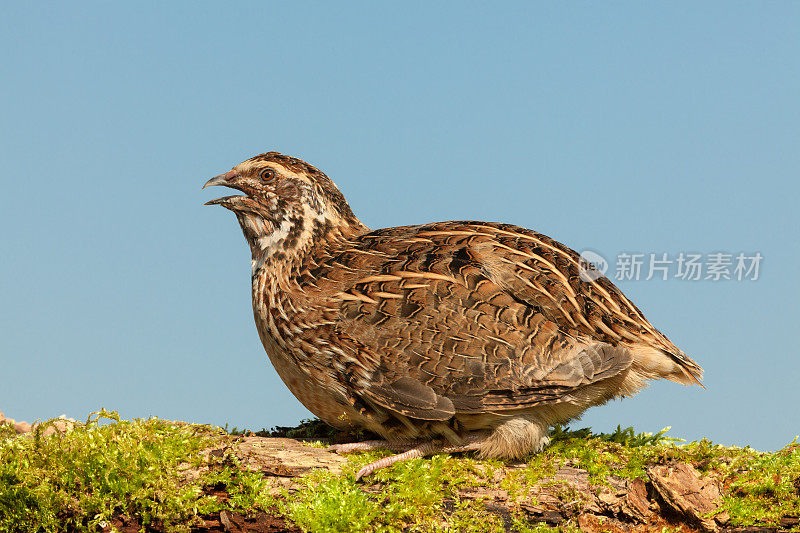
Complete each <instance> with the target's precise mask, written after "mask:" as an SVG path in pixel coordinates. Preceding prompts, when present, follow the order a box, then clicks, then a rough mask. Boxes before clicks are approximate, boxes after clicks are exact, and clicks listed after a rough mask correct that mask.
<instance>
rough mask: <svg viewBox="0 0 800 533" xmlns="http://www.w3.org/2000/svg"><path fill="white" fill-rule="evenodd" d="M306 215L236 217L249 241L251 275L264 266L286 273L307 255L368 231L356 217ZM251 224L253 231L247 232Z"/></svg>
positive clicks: (304, 262) (254, 274)
mask: <svg viewBox="0 0 800 533" xmlns="http://www.w3.org/2000/svg"><path fill="white" fill-rule="evenodd" d="M310 215H311V213H295V214H286V215H285V216H283V217H282V218H280V219H278V220H270V221H268V220H264V219H258V220H246V221H240V222H241V223H242V229H243V230H244V232H245V237H246V238H247V241H248V243H249V244H250V251H251V253H252V263H253V270H252V273H253V276H254V277H255V276H256V275H257V274H258V273H259V272H261V271H262V270H264V269H268V270H270V271H283V272H287V273H288V272H290V271H292V270H296V269H299V268H301V267H302V265H304V264H306V262H307V261H308V258H309V257H310V256H318V255H320V252H321V251H322V250H325V249H331V248H333V247H335V246H336V245H338V244H340V243H341V242H343V241H347V240H349V239H352V238H354V237H356V236H358V235H360V234H362V233H365V232H367V231H369V228H367V227H366V226H364V224H362V223H361V222H360V221H359V220H358V219H354V220H343V219H341V218H339V217H332V216H331V217H329V216H320V215H318V214H316V213H315V214H314V216H310ZM245 226H248V227H245ZM251 228H252V229H255V230H256V231H251V232H248V230H250V229H251ZM248 233H250V235H248Z"/></svg>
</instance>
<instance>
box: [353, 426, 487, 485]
mask: <svg viewBox="0 0 800 533" xmlns="http://www.w3.org/2000/svg"><path fill="white" fill-rule="evenodd" d="M485 439H486V436H485V435H470V436H468V437H466V438H465V439H464V440H463V442H462V443H461V444H442V443H439V442H436V441H432V440H430V441H427V442H423V443H422V444H419V445H418V446H414V447H412V448H411V449H409V450H407V451H405V452H403V453H398V454H397V455H392V456H390V457H384V458H383V459H378V460H377V461H373V462H372V463H370V464H368V465H366V466H365V467H363V468H362V469H361V470H359V471H358V472H357V473H356V481H358V480H359V479H361V478H362V477H364V476H367V475H369V474H371V473H373V472H374V471H375V470H378V469H380V468H384V467H387V466H391V465H393V464H394V463H398V462H400V461H405V460H407V459H416V458H418V457H425V456H426V455H433V454H435V453H457V452H468V451H473V450H477V449H478V448H479V447H480V444H481V442H483V441H484V440H485ZM372 442H380V441H372ZM357 444H361V443H357ZM373 449H374V448H373Z"/></svg>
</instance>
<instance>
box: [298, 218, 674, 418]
mask: <svg viewBox="0 0 800 533" xmlns="http://www.w3.org/2000/svg"><path fill="white" fill-rule="evenodd" d="M578 260H579V258H578V255H577V254H576V253H575V252H573V251H572V250H570V249H568V248H566V247H565V246H563V245H561V244H560V243H557V242H556V241H553V240H552V239H549V238H547V237H545V236H543V235H540V234H538V233H535V232H532V231H530V230H525V229H522V228H518V227H515V226H509V225H499V224H490V223H479V222H442V223H436V224H428V225H425V226H410V227H403V228H390V229H387V230H379V231H375V232H371V233H368V234H365V235H362V236H361V237H360V238H359V239H358V240H357V241H355V242H354V243H351V244H350V245H349V246H348V247H347V248H345V249H343V250H340V251H338V253H337V254H336V255H333V256H332V257H331V258H329V261H326V262H325V263H324V264H323V265H320V266H319V267H318V268H316V269H314V272H313V274H312V277H313V278H314V283H315V284H316V285H317V286H326V285H327V286H328V287H332V286H335V287H336V288H337V289H338V290H337V292H336V293H335V295H334V296H333V300H334V301H335V302H336V305H338V308H339V317H338V318H337V320H336V324H337V325H336V329H337V334H338V335H339V337H340V338H341V339H343V341H344V342H343V344H342V345H343V346H346V347H347V349H346V350H344V351H343V353H342V357H341V359H342V360H341V361H339V364H340V365H341V369H340V370H341V372H342V373H343V375H344V379H345V381H346V382H347V383H348V386H349V387H350V388H351V390H352V391H353V393H354V394H355V395H358V396H361V397H363V398H366V399H368V400H370V401H371V402H374V403H376V404H378V405H381V406H384V407H387V408H389V409H393V410H395V411H397V412H400V413H401V414H405V415H407V416H412V417H415V418H421V419H428V420H437V419H447V418H450V417H451V416H453V414H454V413H456V412H463V413H469V412H482V411H486V410H493V411H502V410H512V409H519V408H523V407H526V406H531V405H537V404H544V403H553V402H559V401H564V400H565V399H566V398H568V397H569V395H570V393H571V392H573V391H575V390H576V389H578V388H581V387H584V386H586V385H589V384H592V383H597V382H599V381H602V380H605V379H608V378H610V377H612V376H615V375H617V374H619V373H620V372H622V371H624V370H626V369H627V368H628V367H629V366H630V365H631V358H632V356H631V352H630V350H629V349H628V348H627V346H626V343H625V341H630V342H634V341H635V342H637V343H643V342H645V343H650V344H653V345H654V346H658V347H659V349H663V350H664V351H665V352H669V351H672V350H674V351H675V352H676V353H678V354H680V353H682V352H680V350H678V349H677V348H675V347H674V346H673V345H672V344H671V343H669V341H668V340H666V337H664V336H663V335H661V334H660V333H659V332H658V331H656V330H655V328H653V326H651V325H650V324H649V322H647V321H646V320H645V319H644V317H643V316H642V315H641V312H639V310H638V309H636V308H635V307H634V306H633V304H631V303H630V302H629V301H628V300H627V299H626V298H625V297H624V296H623V295H622V293H621V292H620V291H619V290H617V289H616V287H614V285H613V284H611V283H610V282H609V281H608V280H606V279H605V278H600V279H598V280H595V281H589V282H587V281H582V280H581V279H580V278H579V275H580V270H579V263H578ZM343 273H345V274H343ZM334 278H335V279H334Z"/></svg>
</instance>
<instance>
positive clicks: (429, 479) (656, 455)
mask: <svg viewBox="0 0 800 533" xmlns="http://www.w3.org/2000/svg"><path fill="white" fill-rule="evenodd" d="M43 427H45V426H42V427H40V429H39V431H38V432H37V433H36V434H34V435H27V436H17V435H16V433H15V432H14V431H13V429H12V428H10V427H9V426H3V425H0V531H7V530H9V531H31V532H32V531H37V532H38V531H65V530H77V531H93V530H96V529H97V527H98V526H100V525H102V524H103V523H104V522H105V523H110V522H111V520H112V519H113V517H116V516H120V515H128V516H131V517H135V518H136V519H137V520H139V521H140V522H141V523H142V525H143V526H145V527H148V526H150V527H158V528H161V529H164V530H166V531H181V530H183V531H186V530H188V529H189V528H190V527H191V525H192V524H197V523H198V522H199V517H200V516H207V515H209V514H212V513H216V512H219V511H221V510H223V509H227V510H231V511H236V512H242V513H252V512H254V511H256V510H263V511H265V512H268V513H271V514H274V515H281V516H284V517H285V518H286V519H288V520H290V521H292V522H294V523H296V524H297V525H298V526H299V527H301V528H302V529H303V530H305V531H311V532H338V531H348V532H351V531H352V532H359V531H365V532H381V533H382V532H395V531H442V532H444V531H497V532H500V531H505V530H507V529H508V528H509V527H510V528H512V529H513V530H515V531H520V532H533V531H536V532H539V531H554V530H555V528H551V527H549V526H547V525H546V524H541V523H536V522H532V521H530V519H529V518H527V517H526V515H525V513H524V511H522V510H521V506H520V505H517V504H515V502H518V503H519V504H522V503H525V504H527V505H531V504H533V505H536V502H535V501H534V500H533V499H532V496H531V492H532V489H535V488H536V487H537V486H543V485H549V486H552V487H554V488H553V489H550V490H551V494H553V493H554V494H555V495H556V496H557V497H559V498H561V499H562V500H564V501H569V502H575V501H578V500H580V499H582V498H583V497H584V496H583V495H582V494H581V493H578V492H576V490H575V489H574V488H573V487H572V486H571V485H569V484H567V483H565V482H561V481H557V480H553V479H552V476H553V475H554V474H555V473H556V472H557V471H558V470H559V469H560V468H562V467H564V466H572V467H575V468H581V469H585V470H586V471H587V472H589V481H590V483H591V484H592V485H602V484H607V483H608V482H609V477H610V476H611V475H614V476H617V477H623V478H643V479H646V478H647V468H648V467H650V466H652V465H654V464H663V463H668V462H673V461H682V462H688V463H690V464H692V465H694V466H695V468H697V469H698V470H700V471H701V472H704V473H705V474H707V475H712V476H714V477H716V479H718V480H719V481H720V483H722V484H723V487H724V491H723V492H724V494H725V495H724V497H723V501H722V508H721V509H720V511H719V512H721V511H723V510H724V511H727V513H728V514H729V515H730V517H731V524H732V525H735V526H764V525H767V526H769V525H773V526H774V525H776V524H777V523H778V520H779V519H780V518H781V517H783V516H798V515H800V444H798V443H797V442H793V443H791V444H790V445H788V446H787V447H785V448H784V449H782V450H780V451H778V452H774V453H760V452H757V451H754V450H752V449H750V448H736V447H724V446H720V445H717V444H714V443H712V442H710V441H708V440H707V439H703V440H700V441H697V442H691V443H685V444H679V443H678V442H677V440H676V439H672V438H670V437H667V436H666V430H662V431H661V432H658V433H656V434H647V433H635V432H634V431H633V430H632V429H631V428H627V429H621V428H620V427H618V428H617V430H616V431H614V432H612V433H608V434H602V433H601V434H593V433H591V431H590V430H588V429H582V430H568V429H565V428H556V429H555V430H554V432H553V439H552V444H551V445H550V446H549V447H547V448H546V449H545V450H544V451H542V452H541V453H539V454H535V455H533V456H531V457H530V458H528V460H527V461H525V462H524V463H522V464H519V463H510V464H507V463H504V462H502V461H480V460H477V459H475V458H474V457H472V456H469V455H464V456H449V455H437V456H433V457H429V458H425V459H416V460H411V461H406V462H401V463H397V464H395V465H393V466H391V467H389V468H386V469H381V470H379V471H377V472H376V473H374V474H373V475H371V476H370V477H368V478H367V479H366V480H365V482H364V483H356V482H355V481H354V474H355V472H356V471H357V470H358V469H359V468H361V467H362V466H363V465H365V464H367V463H369V462H372V461H375V460H377V459H378V458H380V457H385V456H387V455H389V453H388V452H381V451H374V452H365V453H359V454H353V455H349V456H348V461H347V464H346V465H345V467H344V469H343V470H344V471H343V474H341V475H334V474H331V473H329V472H327V471H312V472H311V473H309V474H307V475H305V476H302V477H301V478H298V480H297V481H298V483H299V489H298V490H293V491H285V490H284V491H283V492H282V494H280V495H279V496H275V495H271V493H278V492H279V491H278V490H277V489H276V488H275V487H272V486H271V485H270V483H271V481H270V480H269V478H266V477H264V476H263V475H262V474H261V473H260V472H252V471H249V470H246V469H244V468H242V467H241V465H240V464H239V463H238V460H237V459H236V458H235V456H233V455H232V454H225V455H224V456H223V457H216V456H208V454H205V455H204V454H201V453H200V452H201V451H202V450H204V449H208V448H212V447H213V448H220V447H227V446H228V445H229V444H231V442H232V441H233V440H235V438H236V437H231V436H229V435H227V434H225V433H224V432H223V431H222V430H220V429H219V428H213V427H209V426H194V425H188V424H176V423H172V422H166V421H162V420H158V419H150V420H133V421H123V420H120V419H119V417H118V416H117V414H116V413H113V412H107V411H101V412H99V413H97V414H95V415H94V416H92V417H90V419H89V420H88V421H87V422H86V423H85V424H77V425H76V427H75V429H74V430H72V431H69V432H67V433H66V434H56V435H54V436H51V437H44V436H43V435H42V429H43ZM304 427H305V429H304V430H303V431H304V433H303V435H304V438H310V437H308V436H310V435H312V434H314V433H319V431H320V428H319V427H318V425H315V424H310V425H309V424H306V425H305V426H304ZM287 433H288V432H287ZM308 445H309V446H322V445H324V444H322V443H321V442H318V441H317V442H313V443H309V444H308ZM191 466H195V467H200V466H203V472H204V473H203V474H202V475H199V477H198V475H194V476H193V477H191V476H186V475H184V474H183V472H184V471H185V470H186V469H187V468H189V467H191ZM498 489H501V490H505V491H507V493H508V494H509V501H508V502H507V503H506V504H504V505H503V506H497V505H495V504H493V502H492V501H491V499H490V498H491V495H492V494H493V493H494V492H493V491H497V490H498ZM553 491H554V492H553ZM481 494H483V496H481ZM470 495H471V496H470ZM467 496H470V497H467ZM571 528H574V527H573V526H572V525H571V523H570V522H566V523H564V524H562V525H561V526H560V527H559V529H560V530H562V531H563V530H570V529H571ZM796 530H797V528H796Z"/></svg>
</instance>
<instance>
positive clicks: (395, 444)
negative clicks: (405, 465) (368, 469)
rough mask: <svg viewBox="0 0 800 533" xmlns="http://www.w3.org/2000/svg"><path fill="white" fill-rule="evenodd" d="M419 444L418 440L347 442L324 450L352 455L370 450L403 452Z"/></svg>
mask: <svg viewBox="0 0 800 533" xmlns="http://www.w3.org/2000/svg"><path fill="white" fill-rule="evenodd" d="M419 444H420V441H418V440H392V441H389V440H365V441H363V442H348V443H347V444H334V445H332V446H328V447H327V448H325V451H326V452H336V453H353V452H369V451H372V450H391V451H393V452H405V451H407V450H410V449H411V448H413V447H415V446H417V445H419Z"/></svg>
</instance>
